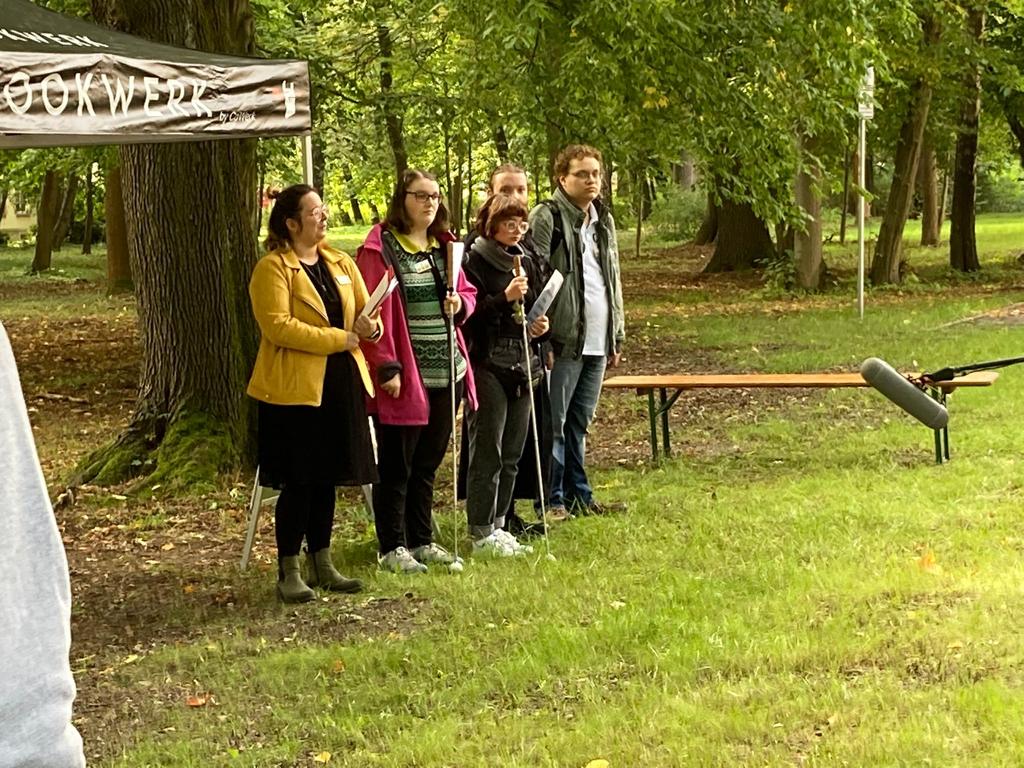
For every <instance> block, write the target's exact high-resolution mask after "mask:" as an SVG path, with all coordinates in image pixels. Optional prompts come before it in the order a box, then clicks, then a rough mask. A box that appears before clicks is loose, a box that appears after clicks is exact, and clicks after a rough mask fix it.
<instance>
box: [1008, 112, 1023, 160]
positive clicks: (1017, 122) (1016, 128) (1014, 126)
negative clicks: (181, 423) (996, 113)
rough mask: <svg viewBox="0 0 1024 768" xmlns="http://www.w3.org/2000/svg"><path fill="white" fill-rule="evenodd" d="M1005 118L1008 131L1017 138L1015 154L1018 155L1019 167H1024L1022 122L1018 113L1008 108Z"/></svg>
mask: <svg viewBox="0 0 1024 768" xmlns="http://www.w3.org/2000/svg"><path fill="white" fill-rule="evenodd" d="M1006 120H1007V122H1008V123H1009V125H1010V133H1012V134H1013V138H1015V139H1016V140H1017V154H1018V156H1019V157H1020V167H1021V168H1024V122H1022V121H1021V117H1020V115H1018V114H1016V113H1015V112H1013V111H1012V109H1009V108H1008V109H1006Z"/></svg>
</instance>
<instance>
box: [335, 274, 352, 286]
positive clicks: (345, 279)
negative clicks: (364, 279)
mask: <svg viewBox="0 0 1024 768" xmlns="http://www.w3.org/2000/svg"><path fill="white" fill-rule="evenodd" d="M337 280H338V284H339V285H352V278H351V277H349V276H348V275H338V277H337Z"/></svg>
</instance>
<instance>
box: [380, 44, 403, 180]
mask: <svg viewBox="0 0 1024 768" xmlns="http://www.w3.org/2000/svg"><path fill="white" fill-rule="evenodd" d="M377 49H378V51H379V53H380V95H381V110H382V111H383V113H384V130H385V132H386V133H387V136H388V143H389V144H390V145H391V153H392V154H393V155H394V156H395V178H396V179H398V178H401V176H402V174H403V173H405V171H406V169H407V168H408V167H409V154H408V153H407V152H406V149H405V134H404V132H403V128H402V116H401V115H400V114H399V113H398V105H397V101H396V99H395V95H394V93H393V86H394V76H393V73H392V69H391V57H392V55H393V51H392V44H391V29H390V28H389V27H388V26H387V25H385V24H380V25H378V26H377Z"/></svg>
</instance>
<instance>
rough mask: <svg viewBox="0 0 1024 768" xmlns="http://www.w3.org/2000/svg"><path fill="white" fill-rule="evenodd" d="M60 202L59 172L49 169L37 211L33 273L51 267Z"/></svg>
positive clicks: (44, 177) (44, 179)
mask: <svg viewBox="0 0 1024 768" xmlns="http://www.w3.org/2000/svg"><path fill="white" fill-rule="evenodd" d="M59 203H60V198H59V190H58V189H57V172H56V171H47V172H46V175H45V176H43V190H42V192H41V193H40V195H39V210H38V211H37V212H36V250H35V256H34V257H33V258H32V267H31V269H30V271H31V272H32V274H36V273H39V272H45V271H46V270H48V269H49V268H50V263H51V259H52V257H53V230H54V226H55V224H56V219H57V206H58V205H59Z"/></svg>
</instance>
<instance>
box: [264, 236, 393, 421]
mask: <svg viewBox="0 0 1024 768" xmlns="http://www.w3.org/2000/svg"><path fill="white" fill-rule="evenodd" d="M317 250H318V251H319V252H320V256H321V257H322V258H323V260H324V263H325V264H326V266H327V270H328V271H329V272H330V273H331V277H332V278H333V282H334V287H335V288H336V289H337V290H338V295H339V296H341V303H342V306H343V307H344V308H345V330H342V329H340V328H333V327H331V324H330V321H329V320H328V319H327V309H326V308H325V307H324V302H323V300H322V299H321V298H320V294H319V293H317V291H316V288H314V287H313V282H312V281H311V280H310V279H309V276H308V275H307V274H306V272H305V270H304V269H303V268H302V264H301V263H300V262H299V258H298V256H296V255H295V252H294V251H292V250H291V249H290V248H289V249H279V250H276V251H271V252H270V253H268V254H267V255H266V256H264V257H263V258H262V259H260V260H259V262H257V264H256V268H255V269H254V270H253V273H252V279H251V280H250V281H249V298H250V299H251V300H252V311H253V314H254V315H255V316H256V322H257V324H258V325H259V327H260V332H261V334H262V338H261V339H260V350H259V353H258V354H257V355H256V364H255V365H254V366H253V371H252V377H251V378H250V379H249V387H248V389H247V390H246V392H247V393H248V394H249V396H250V397H254V398H256V399H257V400H262V401H263V402H265V403H275V404H277V405H314V406H318V405H320V401H321V399H322V398H323V394H324V392H323V389H324V373H325V372H326V370H327V356H328V355H331V354H333V353H335V352H341V351H343V350H344V349H345V344H346V342H347V340H348V336H347V333H346V331H351V330H352V326H353V324H354V323H355V319H356V317H357V316H358V314H359V312H361V311H362V309H363V306H364V305H365V304H366V301H367V299H368V298H369V295H368V293H367V290H366V284H365V283H364V282H363V278H362V276H361V275H360V274H359V270H358V269H357V268H356V265H355V262H354V261H352V259H351V258H350V257H349V256H348V255H347V254H344V253H342V252H341V251H336V250H334V249H333V248H331V247H330V246H329V245H327V244H326V243H324V242H321V243H320V245H318V246H317ZM350 354H351V355H352V356H353V357H354V358H355V359H356V364H357V365H358V366H359V373H360V375H361V376H362V379H363V386H364V387H365V388H366V392H367V394H369V395H370V396H371V397H372V396H373V384H372V382H371V380H370V372H369V370H368V369H367V367H366V360H365V358H364V357H363V353H362V352H361V351H360V349H359V347H358V346H357V347H356V348H355V349H354V350H352V351H351V353H350ZM360 394H361V393H358V392H353V393H352V396H353V397H359V396H360Z"/></svg>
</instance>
